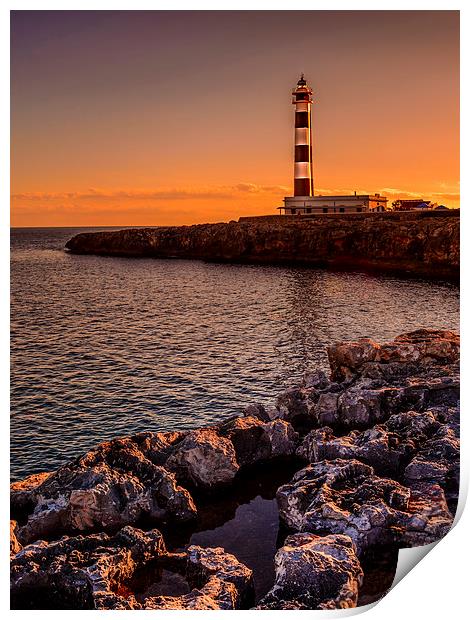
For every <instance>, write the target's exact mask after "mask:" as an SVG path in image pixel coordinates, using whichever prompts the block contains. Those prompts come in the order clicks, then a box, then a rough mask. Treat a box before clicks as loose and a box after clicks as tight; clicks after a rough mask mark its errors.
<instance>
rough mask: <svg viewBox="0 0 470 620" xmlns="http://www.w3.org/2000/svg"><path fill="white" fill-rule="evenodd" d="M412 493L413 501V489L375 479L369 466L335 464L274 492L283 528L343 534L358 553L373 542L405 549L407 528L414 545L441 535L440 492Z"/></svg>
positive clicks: (318, 466) (444, 517) (445, 525)
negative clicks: (285, 526)
mask: <svg viewBox="0 0 470 620" xmlns="http://www.w3.org/2000/svg"><path fill="white" fill-rule="evenodd" d="M417 493H418V494H419V498H420V500H419V501H415V499H414V497H415V496H414V490H412V489H409V488H407V487H404V486H402V485H401V484H399V483H398V482H396V481H394V480H390V479H387V478H379V477H378V476H376V475H375V474H374V470H373V469H372V467H370V466H369V465H365V464H364V463H360V462H359V461H356V460H340V459H337V460H333V461H320V462H318V463H315V464H313V465H309V466H308V467H306V468H304V469H302V470H300V471H299V472H297V474H295V476H294V477H293V479H292V481H291V482H290V483H288V484H286V485H283V486H281V487H280V488H279V489H278V491H277V495H276V498H277V502H278V506H279V515H280V518H281V519H282V520H283V522H284V523H285V524H286V525H287V527H288V528H290V529H292V530H296V531H306V532H312V533H324V532H327V533H331V534H346V535H348V536H350V537H351V538H352V540H353V541H354V543H355V544H356V547H357V549H358V551H359V552H361V551H362V550H363V549H365V548H366V547H368V546H370V545H374V544H379V543H380V544H408V542H409V540H410V537H409V536H408V537H407V534H406V532H407V530H409V529H410V527H412V528H413V530H414V531H415V532H416V533H415V539H416V540H418V539H419V540H427V541H428V542H433V541H434V540H438V539H439V538H441V537H442V536H444V534H445V533H446V532H447V531H448V529H449V528H450V527H451V525H452V516H451V514H450V512H449V510H448V508H447V504H446V501H445V498H444V494H443V491H442V489H441V488H440V487H439V486H437V485H428V486H427V487H421V488H420V489H419V490H418V491H417ZM411 523H413V526H411ZM419 527H420V528H421V529H420V530H419V535H418V533H417V532H418V528H419ZM418 544H425V543H423V542H421V543H418Z"/></svg>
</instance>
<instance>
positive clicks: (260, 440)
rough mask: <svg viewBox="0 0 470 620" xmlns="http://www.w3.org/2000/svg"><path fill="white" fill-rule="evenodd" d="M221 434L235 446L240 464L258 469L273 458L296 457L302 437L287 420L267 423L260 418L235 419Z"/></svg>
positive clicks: (225, 425) (221, 429)
mask: <svg viewBox="0 0 470 620" xmlns="http://www.w3.org/2000/svg"><path fill="white" fill-rule="evenodd" d="M219 432H220V434H221V435H222V436H224V437H227V438H228V439H230V441H231V442H232V443H233V445H234V448H235V453H236V458H237V462H238V464H239V465H240V466H241V467H243V466H249V465H254V464H256V463H260V462H263V461H267V460H268V459H271V458H276V457H286V456H291V455H292V454H294V452H295V449H296V447H297V443H298V438H299V435H298V433H296V432H295V431H294V429H293V428H292V426H291V425H290V424H289V423H288V422H286V421H284V420H273V421H272V422H266V423H263V422H262V421H261V420H259V419H257V418H250V417H245V418H235V419H234V420H231V421H229V422H227V423H225V424H223V425H221V426H220V428H219Z"/></svg>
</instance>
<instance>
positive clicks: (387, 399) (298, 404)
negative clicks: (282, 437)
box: [247, 330, 460, 432]
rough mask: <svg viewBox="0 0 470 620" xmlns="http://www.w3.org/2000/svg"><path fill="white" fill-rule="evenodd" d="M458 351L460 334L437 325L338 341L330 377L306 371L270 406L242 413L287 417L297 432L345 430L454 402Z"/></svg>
mask: <svg viewBox="0 0 470 620" xmlns="http://www.w3.org/2000/svg"><path fill="white" fill-rule="evenodd" d="M459 351H460V340H459V336H458V335H457V334H454V333H453V332H448V331H439V330H417V331H414V332H410V333H408V334H403V335H402V336H399V337H398V338H396V339H395V340H393V341H392V342H390V343H387V344H384V345H380V344H378V343H376V342H374V341H372V340H370V339H362V340H359V341H357V342H345V343H340V344H338V345H334V346H332V347H329V349H328V357H329V361H330V365H331V369H332V377H331V380H328V379H327V378H326V377H325V376H323V375H322V374H321V373H315V374H312V373H311V374H308V375H306V377H305V379H304V381H303V382H302V384H300V385H298V386H293V387H291V388H289V389H288V390H286V391H285V392H283V393H282V394H280V395H279V396H278V397H277V399H276V401H275V405H274V406H273V407H269V408H265V407H262V406H261V405H257V406H255V405H251V407H250V409H249V410H247V414H249V415H257V416H258V417H259V418H260V419H270V420H273V419H282V420H286V421H289V422H290V423H291V424H292V425H293V426H294V428H296V429H297V430H300V431H301V432H305V431H306V430H308V429H311V428H320V427H324V426H329V427H331V428H332V429H334V430H336V431H338V432H343V431H346V432H347V431H348V430H352V429H358V430H361V429H366V428H370V427H372V426H374V425H376V424H378V423H381V422H385V421H386V420H387V419H388V418H389V417H390V416H391V415H393V414H396V413H401V412H407V411H411V410H415V411H417V412H423V411H425V410H426V409H429V408H435V407H448V408H449V407H454V408H455V407H457V406H458V403H459V397H460V377H459V366H458V360H459Z"/></svg>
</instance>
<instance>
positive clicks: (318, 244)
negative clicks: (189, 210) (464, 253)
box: [66, 211, 460, 279]
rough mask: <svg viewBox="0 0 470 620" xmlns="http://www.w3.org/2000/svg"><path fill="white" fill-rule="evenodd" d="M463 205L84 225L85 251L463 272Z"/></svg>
mask: <svg viewBox="0 0 470 620" xmlns="http://www.w3.org/2000/svg"><path fill="white" fill-rule="evenodd" d="M459 228H460V218H459V213H458V212H455V211H454V212H453V211H450V212H447V213H445V214H442V213H441V214H440V213H438V212H433V213H384V214H378V213H377V214H354V215H338V214H337V215H332V216H311V217H297V216H293V217H288V216H281V217H276V216H273V217H266V218H253V219H251V220H250V219H248V218H246V219H245V218H241V220H240V221H239V222H229V223H220V224H200V225H196V226H171V227H158V228H139V229H127V230H119V231H107V232H95V233H81V234H79V235H76V236H75V237H73V238H72V239H70V241H68V242H67V244H66V248H67V249H68V250H70V251H71V252H74V253H78V254H101V255H108V256H134V257H155V258H162V257H163V258H192V259H203V260H216V261H235V262H251V263H262V264H266V263H276V264H277V263H290V264H292V263H297V264H304V265H305V264H307V265H321V266H322V267H325V266H334V267H341V268H345V269H354V268H356V269H357V268H359V269H368V268H369V269H375V270H380V271H394V272H405V273H412V274H414V275H422V276H425V277H430V278H454V279H457V278H458V274H459V250H460V248H459Z"/></svg>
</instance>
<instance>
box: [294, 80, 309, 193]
mask: <svg viewBox="0 0 470 620" xmlns="http://www.w3.org/2000/svg"><path fill="white" fill-rule="evenodd" d="M312 102H313V91H312V89H311V88H310V87H309V86H308V84H307V82H306V80H305V78H304V74H303V73H302V75H301V76H300V80H299V81H298V82H297V86H296V88H295V89H294V90H293V91H292V103H293V104H294V105H295V156H294V196H313V162H312V123H311V114H312Z"/></svg>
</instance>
